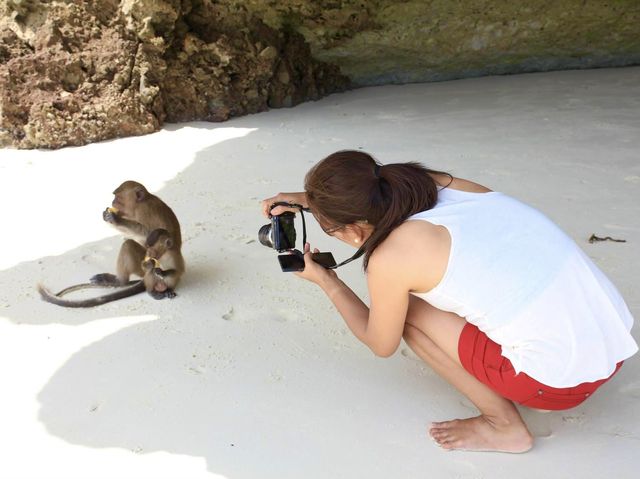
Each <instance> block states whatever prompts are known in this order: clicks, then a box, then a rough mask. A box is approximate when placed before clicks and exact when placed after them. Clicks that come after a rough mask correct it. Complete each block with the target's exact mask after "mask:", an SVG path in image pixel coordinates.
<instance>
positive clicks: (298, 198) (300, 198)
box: [261, 191, 309, 218]
mask: <svg viewBox="0 0 640 479" xmlns="http://www.w3.org/2000/svg"><path fill="white" fill-rule="evenodd" d="M281 202H282V203H295V204H298V205H302V206H303V207H304V208H308V207H309V205H308V203H307V194H306V193H305V192H304V191H300V192H297V193H278V194H277V195H276V196H272V197H271V198H266V199H264V200H262V203H261V205H262V214H263V215H264V216H266V217H267V218H270V217H271V216H278V215H279V214H281V213H284V212H285V211H291V212H292V213H297V212H298V211H299V210H298V208H287V207H286V206H276V207H275V208H273V209H271V205H272V204H274V203H281Z"/></svg>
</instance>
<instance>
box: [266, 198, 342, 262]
mask: <svg viewBox="0 0 640 479" xmlns="http://www.w3.org/2000/svg"><path fill="white" fill-rule="evenodd" d="M276 206H287V207H289V208H297V209H298V210H299V211H300V216H301V217H302V243H303V244H304V243H306V242H307V227H306V224H305V221H304V213H303V210H304V208H303V207H302V206H301V205H298V204H290V203H274V204H272V205H271V208H270V210H272V209H273V208H275V207H276ZM307 211H308V210H307ZM295 216H296V215H295V214H294V213H291V212H290V211H285V212H284V213H281V214H279V215H278V216H271V223H270V224H268V225H264V226H261V227H260V229H259V230H258V241H260V244H262V245H264V246H266V247H267V248H273V249H275V250H276V251H277V252H278V253H284V254H279V255H278V261H279V262H280V268H281V269H282V271H284V272H290V271H303V270H304V254H303V253H302V252H301V251H300V250H297V249H296V228H295V225H294V219H295ZM311 258H312V259H313V261H315V262H316V263H318V264H320V265H322V266H324V267H325V268H331V269H332V268H335V267H336V261H335V259H333V255H332V254H331V253H313V254H312V255H311Z"/></svg>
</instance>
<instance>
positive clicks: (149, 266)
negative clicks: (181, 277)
mask: <svg viewBox="0 0 640 479" xmlns="http://www.w3.org/2000/svg"><path fill="white" fill-rule="evenodd" d="M157 266H158V260H157V259H155V258H149V257H146V258H145V259H144V261H143V262H142V269H143V270H144V271H146V272H147V273H148V272H149V271H151V270H153V272H154V273H155V270H157V269H160V268H158V267H157ZM161 271H162V270H161Z"/></svg>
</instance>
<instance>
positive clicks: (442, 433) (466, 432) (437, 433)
mask: <svg viewBox="0 0 640 479" xmlns="http://www.w3.org/2000/svg"><path fill="white" fill-rule="evenodd" d="M429 434H430V435H431V437H432V438H433V439H434V440H435V441H436V443H438V445H439V446H440V447H442V448H443V449H463V450H467V451H497V452H513V453H518V452H526V451H528V450H529V449H531V447H532V446H533V437H532V436H531V434H530V433H529V430H528V429H527V426H525V424H524V422H523V421H522V419H520V417H517V418H514V419H513V420H511V421H509V420H498V419H495V418H489V417H487V416H478V417H472V418H469V419H455V420H453V421H445V422H434V423H433V424H432V425H431V428H430V429H429Z"/></svg>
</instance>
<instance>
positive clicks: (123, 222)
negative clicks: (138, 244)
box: [102, 208, 149, 238]
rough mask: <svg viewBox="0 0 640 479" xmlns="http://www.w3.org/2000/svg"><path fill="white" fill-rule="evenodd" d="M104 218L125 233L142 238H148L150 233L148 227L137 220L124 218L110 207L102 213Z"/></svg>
mask: <svg viewBox="0 0 640 479" xmlns="http://www.w3.org/2000/svg"><path fill="white" fill-rule="evenodd" d="M102 219H104V220H105V221H106V222H107V223H109V224H112V225H113V226H115V227H116V228H118V229H119V230H120V231H122V232H123V233H125V234H130V235H133V236H136V237H142V238H146V237H147V235H148V234H149V230H148V228H145V227H144V226H143V225H141V224H140V223H138V222H137V221H132V220H128V219H126V218H123V217H122V216H120V215H119V214H117V213H114V212H113V211H112V210H111V209H110V208H107V209H106V210H104V212H103V213H102Z"/></svg>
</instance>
